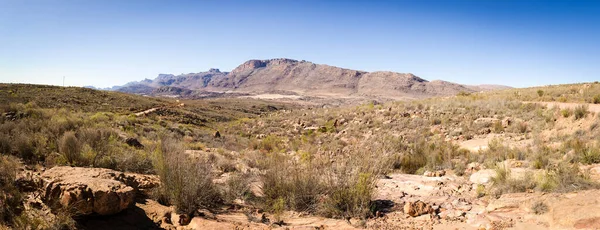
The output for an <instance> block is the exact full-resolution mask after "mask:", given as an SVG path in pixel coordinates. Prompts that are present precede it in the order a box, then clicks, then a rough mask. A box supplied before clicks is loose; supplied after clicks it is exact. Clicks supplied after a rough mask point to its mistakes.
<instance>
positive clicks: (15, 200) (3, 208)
mask: <svg viewBox="0 0 600 230" xmlns="http://www.w3.org/2000/svg"><path fill="white" fill-rule="evenodd" d="M17 171H18V162H17V160H16V159H13V157H11V156H3V155H0V204H1V205H0V224H2V223H3V224H7V225H9V226H10V225H12V224H13V223H12V222H13V219H14V217H16V216H18V215H20V214H21V211H22V208H23V207H22V204H21V193H20V192H19V190H18V189H17V187H16V186H15V184H14V182H15V177H16V175H17Z"/></svg>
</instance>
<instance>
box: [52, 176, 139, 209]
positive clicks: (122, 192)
mask: <svg viewBox="0 0 600 230" xmlns="http://www.w3.org/2000/svg"><path fill="white" fill-rule="evenodd" d="M41 177H42V178H43V179H44V186H45V189H44V197H43V198H44V202H45V203H46V204H48V205H49V206H51V207H54V208H61V207H62V208H69V209H71V210H73V211H74V212H75V213H74V214H76V215H88V214H92V213H96V214H99V215H111V214H115V213H118V212H120V211H122V210H124V209H126V208H128V207H129V206H130V205H131V204H133V203H134V199H135V195H136V191H135V189H134V188H133V187H131V186H128V185H127V184H125V183H124V182H123V181H127V178H128V177H126V176H125V174H124V173H122V172H118V171H114V170H110V169H100V168H78V167H55V168H52V169H50V170H47V171H46V172H44V173H43V174H42V175H41Z"/></svg>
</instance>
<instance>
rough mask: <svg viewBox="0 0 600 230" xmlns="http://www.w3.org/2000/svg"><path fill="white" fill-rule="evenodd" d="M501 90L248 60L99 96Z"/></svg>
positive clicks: (399, 95) (407, 95)
mask: <svg viewBox="0 0 600 230" xmlns="http://www.w3.org/2000/svg"><path fill="white" fill-rule="evenodd" d="M505 88H510V87H507V86H499V85H480V86H468V85H461V84H457V83H452V82H447V81H440V80H435V81H427V80H425V79H422V78H419V77H417V76H415V75H413V74H411V73H396V72H389V71H376V72H365V71H358V70H351V69H344V68H339V67H335V66H329V65H323V64H315V63H312V62H308V61H297V60H292V59H287V58H277V59H270V60H249V61H247V62H245V63H243V64H241V65H240V66H238V67H237V68H235V69H233V70H232V71H231V72H221V71H220V70H219V69H210V70H208V71H206V72H199V73H189V74H181V75H173V74H159V75H158V76H157V77H156V78H155V79H154V80H151V79H145V80H142V81H137V82H130V83H127V84H125V85H123V86H114V87H112V88H105V89H104V90H115V91H120V92H126V93H134V94H144V95H153V96H161V95H162V96H166V95H168V96H177V97H187V96H193V95H197V94H201V93H204V94H206V93H237V94H247V95H257V94H282V95H299V96H311V97H378V98H388V99H414V98H425V97H433V96H451V95H456V94H458V93H459V92H467V93H468V92H477V91H487V90H495V89H505Z"/></svg>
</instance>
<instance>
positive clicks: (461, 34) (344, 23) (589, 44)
mask: <svg viewBox="0 0 600 230" xmlns="http://www.w3.org/2000/svg"><path fill="white" fill-rule="evenodd" d="M599 5H600V4H598V3H595V2H592V1H547V2H544V1H377V2H376V1H254V2H250V1H202V2H200V1H169V2H167V1H74V0H70V1H58V0H57V1H17V0H15V1H12V0H8V1H5V0H0V82H4V83H34V84H51V85H62V81H63V76H64V77H65V79H66V82H65V83H66V85H68V86H87V85H93V86H96V87H110V86H113V85H122V84H125V83H127V82H130V81H139V80H143V79H145V78H150V79H153V78H155V77H156V76H157V75H158V74H159V73H171V74H181V73H190V72H202V71H207V70H208V69H210V68H219V69H221V71H230V70H232V69H233V68H235V67H236V66H238V65H240V64H242V63H243V62H245V61H247V60H249V59H270V58H292V59H297V60H307V61H312V62H315V63H318V64H327V65H333V66H338V67H342V68H349V69H356V70H364V71H394V72H402V73H413V74H415V75H417V76H419V77H421V78H424V79H427V80H436V79H439V80H445V81H451V82H456V83H461V84H471V85H477V84H501V85H509V86H514V87H526V86H536V85H547V84H562V83H575V82H590V81H596V80H597V79H598V77H597V75H596V74H597V73H598V72H599V71H600V65H598V63H600V57H599V55H598V54H599V51H600V46H598V45H597V41H599V40H600V35H599V34H600V31H599V30H598V26H597V25H599V22H600V10H599V9H600V8H599Z"/></svg>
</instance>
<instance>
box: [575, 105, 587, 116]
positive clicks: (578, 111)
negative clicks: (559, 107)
mask: <svg viewBox="0 0 600 230" xmlns="http://www.w3.org/2000/svg"><path fill="white" fill-rule="evenodd" d="M588 113H589V111H588V107H587V106H586V105H579V106H577V107H576V108H575V110H574V111H573V114H575V120H579V119H581V118H584V117H585V116H586V115H587V114H588Z"/></svg>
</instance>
